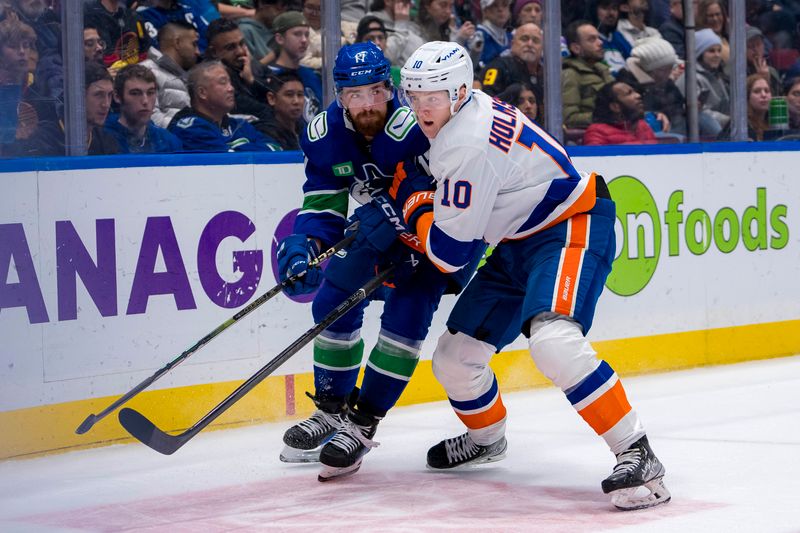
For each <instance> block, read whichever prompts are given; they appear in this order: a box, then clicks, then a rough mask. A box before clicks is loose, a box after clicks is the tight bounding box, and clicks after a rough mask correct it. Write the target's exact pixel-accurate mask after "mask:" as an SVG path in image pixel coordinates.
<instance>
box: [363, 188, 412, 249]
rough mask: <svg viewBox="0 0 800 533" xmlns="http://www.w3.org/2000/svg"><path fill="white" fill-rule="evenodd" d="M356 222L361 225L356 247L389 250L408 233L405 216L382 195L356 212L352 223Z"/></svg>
mask: <svg viewBox="0 0 800 533" xmlns="http://www.w3.org/2000/svg"><path fill="white" fill-rule="evenodd" d="M356 220H357V221H358V222H359V225H358V235H357V236H356V242H355V243H354V245H355V246H363V245H364V244H367V245H368V246H370V247H371V248H372V249H374V250H376V251H378V252H385V251H386V250H388V249H389V247H390V246H391V245H392V243H393V242H394V241H395V240H396V239H397V236H398V235H399V234H401V233H403V232H404V231H408V230H407V229H406V226H405V224H404V223H403V216H402V215H401V214H400V213H399V212H398V210H397V209H395V207H394V205H392V202H391V201H390V200H389V199H388V198H386V197H385V196H383V195H380V194H379V195H376V196H374V197H373V198H372V201H371V202H369V203H367V204H364V205H362V206H361V207H359V208H358V209H356V210H355V212H354V213H353V216H352V217H351V218H350V223H352V222H355V221H356Z"/></svg>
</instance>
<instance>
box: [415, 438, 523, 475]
mask: <svg viewBox="0 0 800 533" xmlns="http://www.w3.org/2000/svg"><path fill="white" fill-rule="evenodd" d="M507 447H508V443H507V442H506V438H505V437H502V438H501V439H500V440H498V441H497V442H495V443H493V444H489V445H487V446H483V445H480V444H476V443H475V441H473V440H472V438H471V437H470V436H469V433H464V434H463V435H459V436H458V437H453V438H452V439H445V440H443V441H442V442H440V443H439V444H437V445H436V446H434V447H432V448H431V449H430V450H428V468H432V469H434V470H444V469H448V468H458V467H463V466H474V465H480V464H484V463H493V462H496V461H500V460H501V459H505V457H506V448H507Z"/></svg>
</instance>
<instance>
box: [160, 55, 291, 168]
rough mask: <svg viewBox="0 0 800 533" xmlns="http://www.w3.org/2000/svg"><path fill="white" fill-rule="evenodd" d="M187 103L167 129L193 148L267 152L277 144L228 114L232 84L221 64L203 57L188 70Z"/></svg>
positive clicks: (218, 150) (275, 148)
mask: <svg viewBox="0 0 800 533" xmlns="http://www.w3.org/2000/svg"><path fill="white" fill-rule="evenodd" d="M187 86H188V89H189V99H190V101H191V107H186V108H184V109H182V110H181V111H180V112H178V114H177V115H175V117H174V118H173V119H172V122H171V123H170V125H169V131H170V132H172V133H174V134H175V136H177V137H178V139H180V141H181V142H182V143H183V148H184V150H185V151H193V152H267V151H275V150H279V148H278V147H277V144H276V143H275V142H274V141H273V140H272V139H268V138H267V137H266V136H264V135H263V134H261V133H260V132H259V131H258V130H256V129H255V128H254V127H253V126H251V125H250V124H249V123H248V122H247V121H245V120H242V119H239V118H235V117H232V116H230V115H229V113H230V112H231V111H232V110H233V108H234V106H235V105H236V101H235V98H234V91H233V85H231V79H230V76H228V71H227V70H226V69H225V66H224V65H223V64H222V63H221V62H219V61H206V62H203V63H200V64H199V65H197V66H195V67H194V68H192V70H190V71H189V79H188V82H187Z"/></svg>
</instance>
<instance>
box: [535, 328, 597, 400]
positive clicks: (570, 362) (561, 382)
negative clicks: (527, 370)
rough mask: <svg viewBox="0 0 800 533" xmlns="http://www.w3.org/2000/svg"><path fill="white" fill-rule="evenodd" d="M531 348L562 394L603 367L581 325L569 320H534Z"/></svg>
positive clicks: (538, 366)
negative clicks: (562, 391)
mask: <svg viewBox="0 0 800 533" xmlns="http://www.w3.org/2000/svg"><path fill="white" fill-rule="evenodd" d="M528 344H529V345H530V349H531V356H532V357H533V362H534V363H536V367H537V368H538V369H539V371H540V372H541V373H542V374H544V375H545V376H546V377H547V378H548V379H549V380H551V381H552V382H553V383H554V384H555V385H556V386H557V387H558V388H560V389H561V390H567V389H569V388H571V387H573V386H575V385H577V384H578V383H580V382H581V381H582V380H583V379H584V378H585V377H586V376H588V375H589V374H591V373H592V372H594V370H595V369H596V368H597V367H598V366H599V365H600V361H598V360H597V353H596V352H595V351H594V349H592V345H591V344H589V341H588V340H587V339H586V337H584V336H583V332H582V331H581V327H580V325H578V323H577V322H575V321H574V320H571V319H569V318H566V317H555V316H548V315H539V316H537V317H535V318H534V319H533V320H532V321H531V325H530V338H529V339H528Z"/></svg>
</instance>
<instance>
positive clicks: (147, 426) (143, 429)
mask: <svg viewBox="0 0 800 533" xmlns="http://www.w3.org/2000/svg"><path fill="white" fill-rule="evenodd" d="M393 270H394V267H393V266H390V267H389V268H387V269H386V270H383V271H382V272H380V273H379V274H378V275H377V276H375V277H374V278H372V279H371V280H369V281H368V282H367V283H365V284H364V286H363V287H361V288H360V289H358V290H357V291H356V292H354V293H353V294H351V295H350V296H349V297H348V298H347V299H346V300H345V301H343V302H342V303H341V304H339V306H338V307H336V309H334V310H333V311H331V312H330V313H328V315H327V316H326V317H325V318H323V319H322V320H321V321H320V322H319V323H318V324H316V325H315V326H314V327H313V328H311V329H309V330H308V331H306V332H305V333H303V334H302V335H301V336H300V337H299V338H298V339H297V340H295V341H294V342H293V343H292V344H290V345H289V347H288V348H286V349H285V350H283V351H282V352H281V353H279V354H278V355H276V356H275V358H273V359H272V361H270V362H269V363H267V364H266V365H265V366H263V367H262V368H261V369H260V370H259V371H258V372H256V373H255V374H253V375H252V376H250V377H249V378H248V379H247V381H245V382H244V383H242V384H241V385H239V387H238V388H237V389H236V390H235V391H233V392H232V393H231V394H230V395H228V397H227V398H225V399H224V400H222V401H221V402H220V403H219V404H217V406H216V407H214V408H213V409H211V411H209V412H208V413H207V414H206V415H205V416H203V418H201V419H200V420H198V421H197V422H195V424H194V425H193V426H191V427H190V428H188V429H187V430H186V431H184V432H183V433H179V434H178V435H169V434H167V433H165V432H163V431H162V430H160V429H159V428H157V427H156V426H155V424H153V423H152V422H151V421H150V420H148V419H147V418H146V417H145V416H144V415H142V414H141V413H139V412H138V411H135V410H134V409H131V408H129V407H126V408H124V409H122V410H121V411H120V412H119V423H120V424H122V427H124V428H125V429H126V430H127V431H128V433H130V434H131V435H132V436H133V437H134V438H136V439H137V440H138V441H140V442H142V443H143V444H145V445H147V446H149V447H150V448H152V449H154V450H155V451H157V452H159V453H163V454H164V455H172V454H173V453H175V452H176V451H177V450H178V448H180V447H181V446H183V445H184V444H186V443H187V442H189V440H191V439H192V438H193V437H194V436H195V435H197V434H198V433H199V432H200V431H202V430H203V428H205V427H206V426H208V425H209V424H210V423H211V422H213V421H214V420H215V419H216V418H217V417H218V416H220V415H221V414H222V413H224V412H225V411H227V410H228V409H229V408H230V407H231V406H232V405H233V404H235V403H236V402H238V401H239V400H240V399H241V398H242V397H243V396H244V395H245V394H247V393H248V392H250V390H252V389H253V387H255V386H256V385H258V384H259V383H261V382H262V381H263V380H264V378H266V377H267V376H269V375H270V374H272V373H273V372H274V371H275V370H276V369H277V368H278V367H279V366H281V365H282V364H283V363H285V362H286V361H287V360H288V359H289V358H290V357H291V356H293V355H294V354H296V353H297V352H299V351H300V349H301V348H302V347H303V346H305V345H306V344H308V343H309V342H310V341H311V340H312V339H314V337H316V336H317V335H319V334H320V333H321V332H322V331H323V330H324V329H325V328H327V327H328V326H330V325H331V324H333V323H334V322H336V320H338V319H339V318H341V317H342V316H343V315H344V314H345V313H347V312H348V311H350V310H351V309H353V308H354V307H355V306H356V305H358V304H359V303H360V302H362V301H364V300H365V299H366V298H367V296H369V295H370V293H372V292H373V291H374V290H375V289H377V288H378V287H380V286H381V284H382V283H383V282H384V281H385V280H386V279H387V278H388V277H389V275H390V274H391V273H392V271H393Z"/></svg>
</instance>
